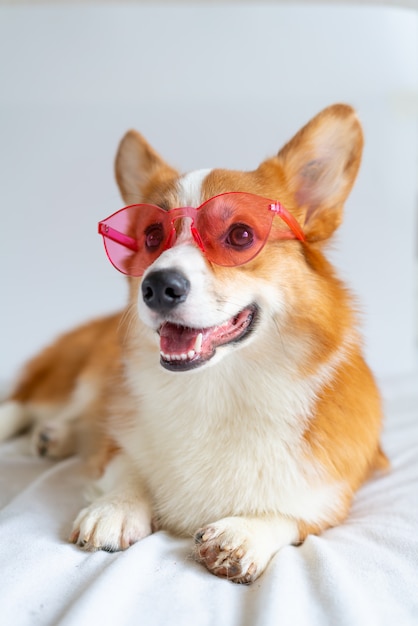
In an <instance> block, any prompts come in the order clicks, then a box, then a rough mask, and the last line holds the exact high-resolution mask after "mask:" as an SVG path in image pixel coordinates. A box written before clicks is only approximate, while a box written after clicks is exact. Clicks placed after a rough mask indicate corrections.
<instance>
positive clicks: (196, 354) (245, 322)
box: [158, 304, 258, 372]
mask: <svg viewBox="0 0 418 626" xmlns="http://www.w3.org/2000/svg"><path fill="white" fill-rule="evenodd" d="M257 315H258V307H257V305H256V304H252V305H250V306H248V307H246V308H245V309H243V310H242V311H240V312H239V313H238V314H237V315H234V317H232V318H231V319H229V320H228V321H227V322H224V323H223V324H221V325H220V326H211V327H210V328H189V327H187V326H180V325H178V324H173V323H172V322H164V323H163V324H162V325H161V327H160V329H159V331H158V332H159V335H160V362H161V365H162V366H163V367H165V368H166V369H168V370H171V371H175V372H184V371H187V370H190V369H194V368H196V367H200V366H201V365H203V364H204V363H207V362H208V361H209V360H210V359H211V358H212V357H213V356H214V354H215V352H216V348H219V347H220V346H225V345H227V344H231V343H237V342H239V341H242V340H243V339H244V337H246V336H247V335H248V334H249V333H250V332H251V330H252V329H253V327H254V324H255V321H256V319H257Z"/></svg>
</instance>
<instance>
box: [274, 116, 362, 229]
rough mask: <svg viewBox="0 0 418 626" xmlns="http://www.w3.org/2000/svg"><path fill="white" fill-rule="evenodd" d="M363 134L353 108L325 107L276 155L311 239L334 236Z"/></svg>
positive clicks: (359, 153) (358, 160)
mask: <svg viewBox="0 0 418 626" xmlns="http://www.w3.org/2000/svg"><path fill="white" fill-rule="evenodd" d="M362 148H363V134H362V130H361V126H360V123H359V121H358V118H357V115H356V113H355V111H354V109H352V108H351V107H350V106H348V105H345V104H335V105H333V106H330V107H328V108H327V109H324V110H323V111H322V112H321V113H319V114H318V115H317V116H316V117H314V118H313V119H312V120H311V121H310V122H309V123H308V124H307V125H306V126H304V127H303V128H302V129H301V130H300V131H299V132H298V133H297V135H296V136H295V137H294V138H293V139H292V140H291V141H289V143H287V144H286V145H285V146H284V148H283V149H282V150H281V151H280V152H279V154H278V156H277V157H276V158H277V159H278V160H279V163H280V166H281V170H282V172H283V174H284V178H285V185H286V189H287V191H288V192H289V193H290V194H291V196H293V199H294V203H295V205H296V207H297V217H298V219H299V220H300V222H301V223H302V224H304V227H303V230H304V232H305V236H306V239H307V240H308V241H321V240H324V239H327V238H328V237H330V236H331V235H332V233H333V232H334V231H335V229H336V228H337V227H338V226H339V225H340V223H341V221H342V214H343V207H344V202H345V200H346V198H347V196H348V194H349V193H350V190H351V188H352V186H353V183H354V181H355V179H356V176H357V172H358V168H359V165H360V160H361V154H362Z"/></svg>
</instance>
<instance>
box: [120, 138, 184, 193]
mask: <svg viewBox="0 0 418 626" xmlns="http://www.w3.org/2000/svg"><path fill="white" fill-rule="evenodd" d="M115 174H116V181H117V183H118V186H119V189H120V192H121V194H122V198H123V200H124V202H125V203H126V204H135V203H139V202H143V200H144V197H145V196H146V195H147V189H148V187H149V186H150V185H151V184H152V181H153V179H154V178H155V177H156V176H158V177H159V178H163V179H167V178H172V177H174V176H176V175H177V172H176V171H175V170H174V169H173V168H171V167H170V166H169V165H167V163H166V162H165V161H164V160H163V159H162V158H161V157H160V155H159V154H158V153H157V152H156V151H155V150H154V149H153V148H152V147H151V146H150V145H149V143H148V142H147V141H146V140H145V139H144V137H142V135H140V134H139V133H138V132H137V131H136V130H130V131H128V132H127V133H126V135H125V136H124V137H123V139H122V141H121V142H120V144H119V149H118V152H117V155H116V160H115Z"/></svg>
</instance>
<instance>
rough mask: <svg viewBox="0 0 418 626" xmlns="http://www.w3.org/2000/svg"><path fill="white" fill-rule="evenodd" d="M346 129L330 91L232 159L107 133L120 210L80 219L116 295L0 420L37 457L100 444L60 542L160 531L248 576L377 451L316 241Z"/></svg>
mask: <svg viewBox="0 0 418 626" xmlns="http://www.w3.org/2000/svg"><path fill="white" fill-rule="evenodd" d="M362 145H363V136H362V129H361V125H360V123H359V120H358V118H357V115H356V113H355V111H354V110H353V109H352V108H351V107H350V106H348V105H344V104H337V105H333V106H330V107H328V108H327V109H325V110H323V111H322V112H320V113H319V114H318V115H317V116H316V117H314V118H313V119H312V120H311V121H310V122H309V123H308V124H307V125H306V126H304V127H303V128H302V129H301V130H300V131H299V132H298V133H297V134H296V135H295V136H294V138H293V139H291V140H290V141H289V142H288V143H287V144H286V145H285V146H284V147H283V148H282V149H281V150H280V152H279V153H278V154H277V155H276V156H273V157H272V158H268V159H267V160H264V161H263V162H262V163H261V165H259V167H257V169H255V170H254V171H248V172H240V171H230V170H225V169H207V170H199V171H193V172H191V173H188V174H180V173H179V172H177V171H176V170H175V169H174V168H173V167H171V166H170V165H168V164H167V163H166V162H165V161H164V160H163V159H162V158H161V157H160V156H159V155H158V154H157V152H155V151H154V149H153V148H152V147H151V146H150V145H149V144H148V143H147V142H146V140H145V139H144V138H143V137H142V136H141V135H140V134H139V133H137V132H136V131H129V132H128V133H127V134H126V135H125V137H124V138H123V139H122V141H121V143H120V146H119V150H118V153H117V157H116V165H115V169H116V178H117V182H118V185H119V188H120V191H121V194H122V197H123V199H124V201H125V203H126V205H127V206H126V207H125V208H124V209H121V210H120V211H118V212H117V213H114V214H113V215H111V216H110V217H108V218H106V219H104V220H103V221H101V222H100V224H99V233H100V234H101V235H102V236H103V241H104V245H105V248H106V252H107V255H108V257H109V260H110V261H111V263H112V264H113V265H114V266H115V267H116V269H118V270H119V271H121V272H122V273H123V274H125V275H127V276H128V281H129V293H130V295H129V302H128V305H127V308H126V310H125V311H124V312H122V313H119V314H115V315H112V316H108V317H107V318H103V319H100V320H96V321H94V322H92V323H89V324H87V325H86V326H83V327H82V328H79V329H76V330H75V331H72V332H70V333H69V334H67V335H64V336H63V337H61V338H60V339H59V340H58V341H57V343H55V344H54V345H52V346H51V347H50V348H48V349H47V350H46V351H45V352H43V353H41V354H40V355H38V356H37V357H35V359H34V360H33V361H32V362H30V363H29V364H28V366H27V368H26V370H25V371H24V373H23V376H22V378H21V380H20V381H19V382H18V384H17V386H16V388H15V390H14V392H13V393H12V394H11V395H10V397H9V399H8V401H7V402H6V403H5V404H4V405H3V408H2V415H1V422H0V423H1V426H0V432H1V436H2V437H3V438H5V437H6V436H9V435H11V434H13V433H14V432H16V430H17V429H18V428H22V427H24V426H27V425H28V424H29V423H30V422H32V421H33V420H34V419H35V420H36V421H37V425H36V427H35V429H34V433H33V435H32V437H33V442H34V443H33V446H34V449H35V450H36V451H37V452H38V453H40V454H42V455H46V456H51V457H54V456H57V457H59V456H64V455H66V454H70V453H73V452H74V451H75V450H76V449H78V448H77V446H78V444H77V440H80V439H83V436H81V437H80V433H83V432H84V431H83V429H84V428H87V430H89V432H90V437H92V438H93V439H94V440H95V441H96V442H97V441H98V442H99V445H98V446H97V449H95V450H94V464H95V467H96V468H97V472H98V478H97V480H96V481H95V482H94V489H92V490H91V491H92V493H91V502H90V503H89V504H88V506H87V507H86V508H84V509H83V510H82V511H81V512H80V514H79V515H78V517H77V518H76V520H75V522H74V525H73V529H72V533H71V537H70V541H71V542H73V543H75V544H77V545H78V546H81V547H83V548H85V549H86V550H97V549H102V550H108V551H117V550H123V549H125V548H128V547H129V546H130V545H131V544H133V543H135V542H137V541H139V540H141V539H143V538H144V537H146V536H147V535H149V534H150V533H151V532H153V531H155V530H159V529H161V530H165V531H168V532H170V533H173V534H174V535H178V536H191V537H193V541H194V543H193V545H194V548H193V549H194V556H195V558H196V559H197V560H198V561H199V562H201V563H202V564H204V565H205V566H206V567H207V569H208V570H209V571H210V572H212V573H213V574H215V575H216V576H219V577H222V578H226V579H229V580H231V581H234V582H237V583H251V582H253V581H254V580H255V579H257V577H258V576H260V574H262V572H263V571H264V570H265V568H266V567H267V565H268V563H269V561H270V560H271V558H272V557H273V555H275V553H276V552H277V551H278V550H280V549H281V548H282V547H284V546H287V545H290V544H300V543H301V542H303V540H304V539H305V538H306V536H307V535H308V534H310V533H314V534H318V533H321V532H322V531H324V530H325V529H327V528H329V527H332V526H335V525H337V524H340V523H341V522H342V521H343V520H344V519H345V518H346V516H347V514H348V512H349V509H350V503H351V502H352V499H353V495H354V494H355V492H356V490H357V489H358V488H359V487H360V485H361V484H362V483H363V482H364V481H365V480H366V479H367V478H368V477H370V476H371V474H372V473H373V472H374V471H375V470H380V469H384V468H386V467H387V465H388V461H387V459H386V457H385V455H384V453H383V452H382V450H381V447H380V443H379V439H380V432H381V427H382V407H381V399H380V395H379V391H378V389H377V386H376V383H375V381H374V378H373V375H372V373H371V372H370V370H369V368H368V366H367V365H366V363H365V360H364V358H363V354H362V342H361V338H360V334H359V331H358V322H357V316H356V311H355V306H354V305H353V299H352V296H351V294H350V292H349V291H348V290H347V288H346V287H345V285H344V284H343V283H342V282H341V280H340V279H339V278H338V277H337V275H336V272H335V270H334V268H333V267H332V265H331V264H330V262H329V261H328V260H327V259H326V257H325V255H324V248H325V246H326V244H327V242H328V240H329V239H330V237H332V235H333V233H334V231H335V230H336V229H337V228H338V226H339V224H340V223H341V221H342V216H343V207H344V202H345V200H346V198H347V196H348V194H349V192H350V190H351V188H352V186H353V183H354V181H355V178H356V175H357V172H358V169H359V165H360V160H361V154H362ZM86 425H88V426H86ZM77 431H78V432H79V436H78V437H77V436H76V432H77Z"/></svg>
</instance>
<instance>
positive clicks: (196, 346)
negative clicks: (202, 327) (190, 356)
mask: <svg viewBox="0 0 418 626" xmlns="http://www.w3.org/2000/svg"><path fill="white" fill-rule="evenodd" d="M202 342H203V335H202V333H199V334H198V335H197V337H196V341H195V343H194V350H195V352H197V353H199V352H200V351H201V350H202Z"/></svg>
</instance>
